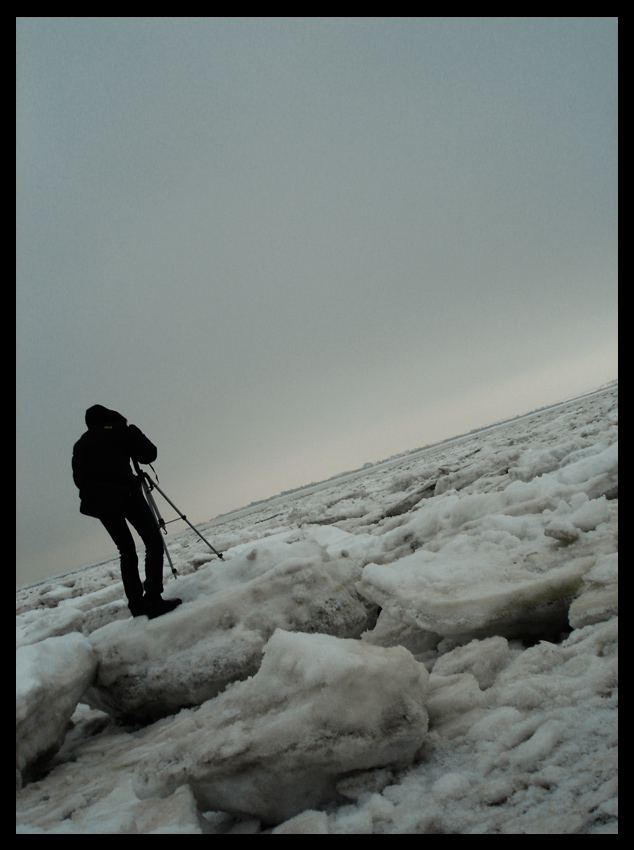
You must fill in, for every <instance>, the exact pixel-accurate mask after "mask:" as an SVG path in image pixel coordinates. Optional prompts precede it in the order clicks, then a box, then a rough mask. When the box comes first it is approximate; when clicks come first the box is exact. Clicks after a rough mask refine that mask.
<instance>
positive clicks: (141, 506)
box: [125, 491, 163, 597]
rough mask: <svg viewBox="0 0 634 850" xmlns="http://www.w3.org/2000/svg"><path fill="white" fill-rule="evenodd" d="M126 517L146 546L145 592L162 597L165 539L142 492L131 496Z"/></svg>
mask: <svg viewBox="0 0 634 850" xmlns="http://www.w3.org/2000/svg"><path fill="white" fill-rule="evenodd" d="M125 515H126V519H127V520H128V522H129V523H130V524H131V525H132V526H133V528H135V529H136V531H137V533H138V535H139V537H140V538H141V540H142V541H143V543H144V545H145V583H144V587H145V592H146V594H147V595H148V596H153V597H156V596H160V595H161V593H163V538H162V537H161V532H160V531H159V528H158V526H157V524H156V520H155V518H154V514H153V513H152V509H151V508H150V506H149V505H148V503H147V502H146V501H145V499H144V497H143V495H142V493H141V492H140V491H139V492H136V493H133V494H132V495H131V496H130V501H129V505H128V508H127V510H126V514H125Z"/></svg>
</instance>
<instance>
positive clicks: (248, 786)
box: [135, 630, 428, 823]
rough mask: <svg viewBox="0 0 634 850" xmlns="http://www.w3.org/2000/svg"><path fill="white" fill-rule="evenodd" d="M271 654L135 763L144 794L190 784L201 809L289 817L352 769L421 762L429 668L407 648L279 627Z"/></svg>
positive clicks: (186, 715) (328, 793) (328, 792)
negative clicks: (249, 676)
mask: <svg viewBox="0 0 634 850" xmlns="http://www.w3.org/2000/svg"><path fill="white" fill-rule="evenodd" d="M264 653H265V654H264V660H263V663H262V666H261V667H260V670H259V671H258V673H257V674H256V675H255V676H254V677H253V678H252V679H249V680H248V681H246V682H239V683H236V684H234V685H232V686H231V687H230V688H228V689H227V691H226V692H225V693H224V694H221V695H220V696H219V697H217V698H216V699H214V700H210V701H209V702H207V703H205V704H204V705H203V706H201V708H199V709H198V710H195V711H187V712H183V713H182V714H181V715H180V716H179V717H178V718H176V720H174V721H173V722H172V723H171V724H170V725H169V727H168V729H167V730H166V733H165V738H164V740H160V741H159V745H158V746H157V747H155V749H154V750H153V751H152V753H150V754H149V755H148V756H147V757H146V758H145V759H143V760H142V762H141V763H140V764H139V766H138V768H137V781H136V785H135V790H136V793H137V794H138V796H139V797H142V798H143V797H149V796H155V795H166V794H170V793H172V792H173V791H174V789H175V788H177V787H178V786H179V785H181V784H183V783H189V784H190V785H191V787H192V789H193V791H194V794H195V795H196V797H197V799H198V802H199V805H200V806H202V808H203V809H205V808H209V809H213V810H222V811H229V812H235V813H238V814H251V815H255V816H257V817H259V818H261V819H262V820H263V821H265V822H268V823H280V822H281V821H283V820H285V819H287V818H290V817H293V816H294V815H296V814H298V813H299V812H302V811H304V810H305V809H308V808H314V807H315V806H317V805H319V804H320V803H322V802H323V801H325V800H327V799H329V798H330V797H332V796H333V795H335V786H336V782H337V780H338V779H339V778H341V776H342V775H344V774H346V773H349V772H350V771H355V770H362V769H368V768H374V767H379V766H386V765H390V764H398V765H401V766H404V765H407V764H408V763H410V762H411V761H412V760H413V758H414V756H415V753H416V751H417V750H418V748H419V747H420V745H421V743H422V741H423V739H424V737H425V733H426V730H427V713H426V710H425V694H426V686H427V680H428V675H427V671H426V670H425V668H424V666H423V665H421V664H419V663H418V662H416V661H415V659H414V658H413V656H412V655H411V654H410V653H409V652H408V651H407V650H406V649H403V648H402V647H394V648H391V649H384V648H380V647H371V646H366V645H365V644H364V643H362V642H360V641H354V640H342V639H339V638H335V637H331V636H327V635H318V634H314V635H308V634H301V633H291V632H285V631H282V630H277V631H276V632H275V634H274V635H273V637H272V638H271V639H270V640H269V642H268V643H267V645H266V647H265V651H264Z"/></svg>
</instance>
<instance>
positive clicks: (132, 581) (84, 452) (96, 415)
mask: <svg viewBox="0 0 634 850" xmlns="http://www.w3.org/2000/svg"><path fill="white" fill-rule="evenodd" d="M86 425H87V426H88V430H87V431H86V433H85V434H84V435H83V436H82V437H80V439H79V440H78V441H77V442H76V443H75V446H74V448H73V481H74V482H75V484H76V485H77V487H79V498H80V499H81V505H80V507H79V510H80V512H81V513H82V514H86V515H87V516H92V517H97V518H98V519H100V520H101V522H102V523H103V526H104V528H105V529H106V531H107V532H108V534H109V535H110V536H111V537H112V539H113V540H114V542H115V545H116V547H117V549H118V550H119V555H120V556H121V578H122V579H123V587H124V590H125V594H126V596H127V598H128V608H129V609H130V611H131V613H132V616H133V617H138V616H140V615H142V614H147V616H148V617H150V618H153V617H158V616H160V615H161V614H166V613H167V612H168V611H172V610H173V609H174V608H176V606H177V605H179V604H180V602H181V600H180V599H171V600H169V601H168V600H165V599H162V598H161V593H162V592H163V539H162V537H161V532H160V531H159V528H158V525H157V524H156V520H155V517H154V514H153V513H152V510H151V508H150V506H149V505H148V503H147V502H146V501H145V498H144V496H143V492H142V490H141V481H140V480H139V478H138V477H137V476H136V475H135V474H134V472H133V471H132V467H131V466H130V460H131V459H134V460H136V461H137V462H138V463H152V462H153V461H154V460H156V456H157V454H158V452H157V449H156V446H155V445H154V444H153V443H151V442H150V440H148V438H147V437H146V436H145V434H143V432H142V431H140V430H139V429H138V428H137V427H136V425H128V423H127V420H126V419H125V418H124V417H123V416H122V415H121V414H120V413H117V411H116V410H108V408H107V407H102V406H101V405H100V404H96V405H94V407H91V408H89V409H88V410H87V411H86ZM128 522H129V523H130V525H132V526H133V527H134V528H135V529H136V531H137V532H138V534H139V536H140V537H141V539H142V540H143V543H144V544H145V583H144V584H141V579H140V578H139V563H138V558H137V554H136V546H135V543H134V538H133V537H132V532H131V531H130V529H129V528H128V524H127V523H128ZM144 590H145V594H144V592H143V591H144Z"/></svg>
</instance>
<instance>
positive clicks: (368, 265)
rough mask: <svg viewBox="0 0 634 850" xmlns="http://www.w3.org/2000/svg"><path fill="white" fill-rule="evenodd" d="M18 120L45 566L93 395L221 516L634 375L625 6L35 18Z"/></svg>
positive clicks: (70, 555)
mask: <svg viewBox="0 0 634 850" xmlns="http://www.w3.org/2000/svg"><path fill="white" fill-rule="evenodd" d="M17 116H18V118H17V198H18V214H17V257H18V260H17V485H18V486H17V490H18V493H17V496H18V500H17V506H18V581H19V582H25V581H30V580H33V579H35V578H38V577H41V576H47V575H52V574H55V573H59V572H62V571H65V570H67V569H71V568H73V567H76V566H79V565H81V564H84V563H88V562H90V561H94V560H97V559H99V558H102V557H107V556H108V555H115V554H116V550H115V548H114V546H113V544H112V542H111V541H110V539H109V537H108V536H107V534H106V532H105V531H104V530H103V528H102V527H101V525H100V523H99V521H98V520H96V519H91V518H87V517H83V516H81V515H80V514H79V512H78V508H79V499H78V495H77V490H76V488H75V486H74V484H73V481H72V478H71V469H70V458H71V453H72V447H73V444H74V443H75V442H76V440H77V439H78V438H79V437H80V436H81V434H82V433H83V432H84V430H85V424H84V412H85V410H86V408H88V407H90V406H91V405H93V404H103V405H105V406H106V407H111V408H114V409H116V410H119V411H120V412H121V413H123V415H124V416H125V417H126V418H127V419H128V420H129V421H130V422H133V423H135V424H136V425H138V426H139V427H140V428H141V430H142V431H144V433H146V434H147V436H149V437H150V439H151V440H152V441H153V442H154V443H155V444H156V445H157V446H158V448H159V458H158V461H157V464H155V466H156V468H157V471H158V473H159V476H160V478H161V486H162V487H163V489H164V490H165V491H166V492H167V494H168V495H169V496H170V497H171V498H172V500H173V501H175V502H176V504H177V505H179V507H181V508H182V509H183V510H184V511H185V512H186V513H187V515H188V517H189V518H191V519H192V520H193V521H196V522H200V521H205V520H208V519H211V518H212V517H215V516H216V515H217V514H218V513H221V512H223V513H224V512H227V511H230V510H232V509H234V508H238V507H241V506H243V505H245V504H248V503H249V502H251V501H253V500H256V499H261V498H264V497H267V496H270V495H273V494H275V493H278V492H280V491H281V490H285V489H289V488H292V487H296V486H299V485H302V484H306V483H308V482H310V481H314V480H321V479H324V478H327V477H329V476H331V475H334V474H336V473H338V472H341V471H343V470H346V469H352V468H355V467H359V466H361V465H363V463H365V462H368V461H376V460H379V459H382V458H385V457H388V456H390V455H392V454H394V453H397V452H401V451H404V450H407V449H411V448H415V447H417V446H421V445H425V444H427V443H429V442H432V441H435V440H439V439H443V438H445V437H448V436H452V435H454V434H457V433H461V432H464V431H467V430H470V429H471V428H474V427H477V426H480V425H483V424H486V423H489V422H492V421H497V420H499V419H501V418H505V417H508V416H512V415H515V414H518V413H523V412H526V411H527V410H530V409H533V408H535V407H538V406H542V405H544V404H548V403H551V402H554V401H557V400H559V399H561V398H564V397H567V396H571V395H574V394H577V393H581V392H584V391H586V390H590V389H594V388H595V387H597V386H599V385H600V384H602V383H604V382H606V381H609V380H611V379H613V378H615V377H616V370H617V363H616V289H617V120H616V119H617V19H616V18H602V17H591V18H535V17H531V18H494V17H484V18H209V17H207V18H165V17H154V18H135V17H125V18H100V17H84V18H66V17H48V18H39V17H29V18H18V20H17ZM159 500H160V497H159ZM165 516H166V518H168V516H169V510H166V512H165ZM183 528H185V526H184V524H183V523H182V522H181V523H176V524H175V525H173V526H171V529H172V530H174V531H180V530H182V529H183Z"/></svg>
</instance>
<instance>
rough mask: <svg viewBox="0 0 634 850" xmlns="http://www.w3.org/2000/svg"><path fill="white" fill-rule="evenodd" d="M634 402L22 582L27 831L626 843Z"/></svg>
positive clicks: (545, 421) (477, 436)
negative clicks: (137, 573)
mask: <svg viewBox="0 0 634 850" xmlns="http://www.w3.org/2000/svg"><path fill="white" fill-rule="evenodd" d="M616 399H617V388H616V387H615V386H612V387H608V388H605V389H602V390H601V391H598V392H596V393H594V394H590V395H588V396H585V397H583V398H580V399H574V400H572V401H569V402H566V403H565V404H562V405H559V406H557V407H554V408H551V409H548V410H544V411H541V412H539V413H536V414H532V415H530V416H527V417H523V418H520V419H517V420H513V421H511V422H508V423H504V424H502V425H499V426H496V427H494V428H491V429H488V430H485V431H482V432H478V433H474V434H472V435H468V436H466V437H464V438H460V439H456V440H452V441H447V442H446V443H443V444H440V445H437V446H434V447H430V448H428V449H422V450H417V451H416V452H413V453H410V454H405V455H403V456H400V457H398V458H394V459H391V460H389V461H386V462H383V463H381V464H376V465H375V466H373V467H371V468H364V469H363V470H361V471H359V472H356V473H351V474H347V475H344V476H341V477H340V478H337V479H333V480H331V481H329V482H325V483H324V484H323V485H319V486H314V487H311V488H308V489H306V490H305V491H299V492H298V493H295V494H289V495H286V496H283V497H279V498H277V499H275V500H271V501H269V502H266V503H263V504H260V505H257V506H255V507H252V508H250V509H249V510H245V511H242V512H239V513H236V514H233V515H228V516H226V517H221V518H219V519H218V520H215V521H213V522H210V523H208V524H207V525H206V526H204V527H201V530H202V531H203V533H204V534H205V536H207V537H208V539H210V540H212V542H213V543H214V546H216V548H218V549H219V550H221V551H223V553H224V562H221V561H218V560H217V559H216V558H214V557H213V556H212V554H211V552H210V551H209V550H208V549H207V547H206V546H205V545H204V543H202V541H200V540H199V538H197V537H196V536H195V535H194V534H193V532H191V531H186V532H184V533H182V534H180V535H175V536H172V537H170V538H168V545H169V547H170V552H171V555H172V559H173V561H174V563H175V566H176V567H177V569H178V571H179V575H180V577H179V579H178V580H177V581H168V582H167V584H166V593H165V596H179V597H181V598H182V599H183V604H182V605H181V606H180V607H179V608H177V609H176V610H175V611H174V612H172V613H170V614H168V615H166V616H164V617H161V618H158V619H156V620H153V621H148V620H147V618H145V617H140V618H136V619H132V618H130V616H129V612H128V610H127V607H126V605H125V601H124V598H123V590H122V585H121V582H120V579H119V575H118V566H117V563H116V561H112V562H108V563H106V564H101V565H98V566H94V567H90V568H85V569H84V570H80V571H74V572H73V573H69V574H67V575H66V576H61V577H58V578H57V579H54V580H50V581H48V582H44V583H42V584H40V585H37V586H33V587H29V588H22V589H19V590H18V593H17V619H16V647H17V649H16V652H17V654H16V669H17V689H16V709H17V711H16V737H17V757H16V767H17V771H18V783H19V788H18V791H17V812H18V826H17V832H18V834H49V833H50V834H54V833H68V834H90V833H113V834H148V835H149V834H181V833H182V834H267V833H268V834H302V833H303V834H307V833H314V834H355V833H359V834H423V833H428V834H463V835H471V834H473V835H475V834H542V833H543V834H548V833H561V834H584V835H588V834H616V832H617V823H618V809H617V799H618V798H617V789H616V781H617V778H616V754H617V736H616V717H617V710H616V706H617V660H618V654H617V653H618V633H617V627H618V617H617V613H618V553H617V550H618V547H617V539H616V530H617V511H618V499H617V495H618V476H617V460H618V454H617V451H618V448H617V447H618V443H617V427H618V420H617V406H616Z"/></svg>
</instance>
